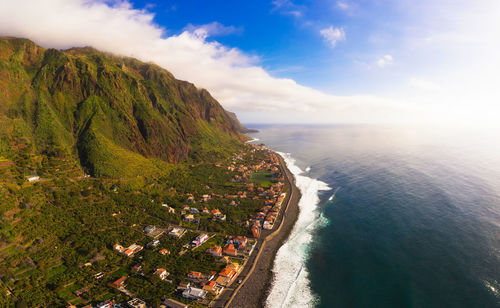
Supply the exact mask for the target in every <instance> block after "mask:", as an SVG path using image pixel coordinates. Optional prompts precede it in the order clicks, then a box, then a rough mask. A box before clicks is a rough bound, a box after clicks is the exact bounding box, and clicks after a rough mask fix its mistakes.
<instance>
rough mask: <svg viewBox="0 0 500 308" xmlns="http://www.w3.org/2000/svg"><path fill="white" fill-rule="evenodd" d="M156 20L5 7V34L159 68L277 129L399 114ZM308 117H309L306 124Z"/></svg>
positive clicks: (122, 6) (93, 6)
mask: <svg viewBox="0 0 500 308" xmlns="http://www.w3.org/2000/svg"><path fill="white" fill-rule="evenodd" d="M110 3H114V4H110ZM153 17H154V16H153V15H152V14H150V13H148V12H147V11H145V10H137V9H133V8H132V7H131V5H130V4H129V3H128V2H116V1H115V2H110V1H106V0H101V1H88V0H46V1H38V0H17V1H1V2H0V35H8V36H16V37H26V38H29V39H32V40H33V41H35V42H36V43H38V44H40V45H42V46H44V47H53V48H61V49H64V48H70V47H74V46H93V47H95V48H97V49H100V50H103V51H108V52H113V53H117V54H121V55H125V56H132V57H135V58H138V59H140V60H142V61H152V62H155V63H157V64H158V65H160V66H162V67H164V68H166V69H168V70H169V71H170V72H172V73H173V74H174V75H175V76H176V77H177V78H179V79H183V80H189V81H191V82H193V83H195V84H196V85H197V86H198V87H203V88H206V89H208V90H209V91H210V92H211V93H212V95H213V96H214V97H215V98H216V99H217V100H219V102H221V104H222V105H223V106H224V107H225V108H227V109H229V110H232V111H236V112H240V113H241V112H247V113H250V112H257V113H259V114H261V115H266V116H267V117H268V118H269V117H271V120H272V121H276V122H278V121H281V122H284V121H287V120H288V121H290V119H291V120H293V121H297V118H301V119H302V121H303V122H315V121H322V122H334V121H343V122H365V121H371V122H373V121H374V120H376V119H384V120H386V119H387V116H381V117H378V118H377V117H376V116H374V113H380V114H384V115H389V114H392V113H394V112H393V111H394V109H395V107H394V105H393V104H389V103H388V102H386V101H382V100H380V99H378V98H374V97H370V96H335V95H330V94H326V93H323V92H321V91H318V90H315V89H312V88H310V87H305V86H302V85H300V84H297V83H296V82H295V81H294V80H291V79H286V78H274V77H272V76H271V75H270V74H269V73H268V72H267V71H266V70H264V69H263V68H262V67H260V66H258V65H257V64H256V59H255V58H254V57H250V56H248V55H246V54H244V53H242V52H241V51H240V50H238V49H235V48H229V47H226V46H224V45H221V44H220V43H218V42H209V41H207V40H206V36H204V35H196V34H195V33H191V32H189V31H184V32H183V33H181V34H179V35H172V36H166V34H165V33H166V31H165V30H164V29H163V28H161V27H159V26H158V25H156V24H154V22H153ZM324 33H325V36H326V37H327V38H329V41H330V43H331V44H332V45H333V42H336V41H338V40H341V39H343V38H344V34H343V30H341V29H334V28H333V27H331V28H329V29H326V30H325V32H324ZM304 112H310V113H309V114H307V115H308V116H307V117H306V116H305V115H306V113H304ZM271 115H272V116H271ZM294 117H295V118H294ZM261 118H264V117H254V118H247V119H245V120H248V121H259V120H260V119H261Z"/></svg>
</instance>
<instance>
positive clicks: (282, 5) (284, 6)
mask: <svg viewBox="0 0 500 308" xmlns="http://www.w3.org/2000/svg"><path fill="white" fill-rule="evenodd" d="M271 4H272V5H273V9H272V11H273V12H274V11H278V12H280V13H281V14H283V15H290V16H293V17H295V18H300V17H302V16H303V14H304V13H303V9H304V7H303V6H300V5H296V4H295V3H293V2H292V1H291V0H273V1H271Z"/></svg>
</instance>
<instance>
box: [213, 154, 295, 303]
mask: <svg viewBox="0 0 500 308" xmlns="http://www.w3.org/2000/svg"><path fill="white" fill-rule="evenodd" d="M276 154H277V155H278V157H279V161H280V166H281V169H282V171H283V173H284V174H285V178H286V185H287V188H288V193H287V197H286V199H285V201H286V207H285V208H284V210H283V211H282V213H281V215H280V218H279V219H280V221H279V226H278V228H277V229H276V230H272V231H271V232H270V233H269V234H267V235H266V236H265V238H264V239H263V240H261V241H260V243H261V244H260V245H259V250H258V253H257V254H256V255H254V260H253V264H252V266H251V268H250V269H248V268H247V271H246V274H245V276H244V277H242V278H243V282H242V283H241V284H240V285H238V286H237V287H236V288H235V289H233V290H229V291H230V292H231V296H230V297H229V298H227V299H226V300H225V304H224V305H220V306H219V305H217V307H263V306H264V304H265V301H266V298H267V295H268V293H269V287H270V285H271V282H272V279H273V272H272V268H273V264H274V259H275V257H276V254H277V252H278V250H279V249H280V247H281V246H282V245H283V243H284V242H285V241H286V240H287V239H288V237H289V235H290V233H291V231H292V229H293V226H294V225H295V222H296V221H297V218H298V215H299V200H300V198H301V193H300V190H299V188H298V187H297V186H296V185H295V177H294V176H293V174H292V173H291V172H290V170H289V169H288V168H287V166H286V163H285V161H284V159H283V157H282V156H281V155H279V154H278V153H276Z"/></svg>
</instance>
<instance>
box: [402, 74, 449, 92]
mask: <svg viewBox="0 0 500 308" xmlns="http://www.w3.org/2000/svg"><path fill="white" fill-rule="evenodd" d="M409 83H410V85H411V86H412V87H414V88H416V89H419V90H426V91H437V90H442V86H441V85H439V84H437V83H435V82H433V81H430V80H427V79H424V78H420V77H418V78H417V77H413V78H410V81H409Z"/></svg>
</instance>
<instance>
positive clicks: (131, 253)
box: [123, 248, 134, 257]
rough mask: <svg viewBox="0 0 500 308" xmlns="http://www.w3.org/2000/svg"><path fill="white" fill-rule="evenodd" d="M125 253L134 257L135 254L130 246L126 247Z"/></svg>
mask: <svg viewBox="0 0 500 308" xmlns="http://www.w3.org/2000/svg"><path fill="white" fill-rule="evenodd" d="M123 254H124V255H126V256H127V257H133V256H134V251H133V250H132V249H130V248H127V249H125V251H124V252H123Z"/></svg>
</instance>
